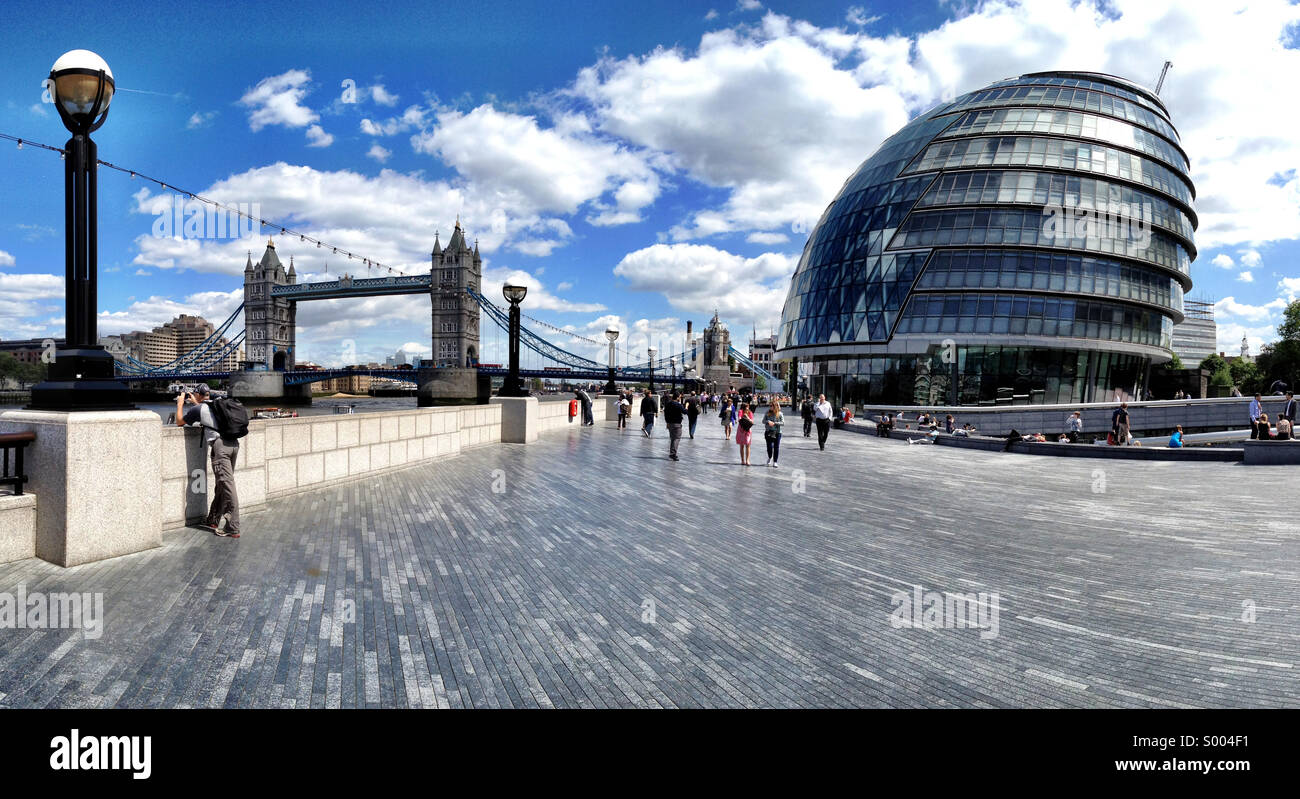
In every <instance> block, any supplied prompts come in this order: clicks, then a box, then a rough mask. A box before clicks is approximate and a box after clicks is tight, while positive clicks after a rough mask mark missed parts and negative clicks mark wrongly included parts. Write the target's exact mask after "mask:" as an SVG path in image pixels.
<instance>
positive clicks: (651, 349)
mask: <svg viewBox="0 0 1300 799" xmlns="http://www.w3.org/2000/svg"><path fill="white" fill-rule="evenodd" d="M658 351H659V350H657V349H655V348H654V347H648V348H647V349H646V353H647V354H648V355H649V356H650V390H651V391H654V390H655V353H656V352H658Z"/></svg>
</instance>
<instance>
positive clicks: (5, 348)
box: [0, 338, 64, 363]
mask: <svg viewBox="0 0 1300 799" xmlns="http://www.w3.org/2000/svg"><path fill="white" fill-rule="evenodd" d="M45 341H46V340H45V339H43V338H15V339H9V340H8V341H0V352H4V353H8V354H9V355H12V356H14V359H15V360H17V361H18V362H19V363H40V362H41V353H42V352H44V351H45ZM53 341H54V347H55V349H62V348H63V344H64V341H63V339H61V338H56V339H53Z"/></svg>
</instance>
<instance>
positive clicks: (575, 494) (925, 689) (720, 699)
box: [0, 417, 1300, 708]
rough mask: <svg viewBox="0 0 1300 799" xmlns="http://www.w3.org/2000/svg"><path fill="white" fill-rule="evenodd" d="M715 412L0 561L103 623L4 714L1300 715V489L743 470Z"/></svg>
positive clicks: (0, 669) (1001, 475)
mask: <svg viewBox="0 0 1300 799" xmlns="http://www.w3.org/2000/svg"><path fill="white" fill-rule="evenodd" d="M713 421H714V420H713V419H712V418H711V417H706V418H705V420H703V421H702V422H701V427H700V436H699V438H697V439H696V440H694V441H690V440H687V441H683V443H682V448H681V455H682V460H681V461H680V462H678V463H673V462H670V461H669V460H667V458H666V455H667V447H668V441H667V437H666V431H664V430H662V426H661V429H660V430H659V431H657V437H656V438H654V439H652V440H646V439H645V438H643V437H642V436H641V435H640V434H639V432H637V431H636V430H629V431H626V432H620V431H617V430H616V429H615V428H614V426H613V424H612V423H609V424H604V425H602V426H599V427H597V428H594V429H592V428H587V429H581V428H578V427H574V428H573V429H571V430H569V431H567V432H557V433H553V434H548V435H547V436H544V437H543V438H542V439H541V440H540V441H539V442H537V443H536V444H532V445H528V446H509V445H507V446H491V447H486V448H482V449H477V450H473V451H469V452H467V453H465V454H463V455H461V456H459V457H456V458H453V459H449V460H445V461H443V462H440V463H436V464H432V465H426V466H420V467H416V468H412V469H408V470H405V471H401V472H396V473H391V474H388V475H385V476H382V477H377V478H371V479H366V480H362V481H358V482H354V483H348V484H343V485H339V486H334V487H328V488H323V489H319V490H315V491H312V492H310V493H303V494H298V495H295V496H293V497H290V498H287V499H282V500H276V501H272V502H271V503H270V504H269V506H268V508H267V509H266V510H264V511H262V512H259V513H255V514H250V515H248V516H246V518H245V519H244V525H243V526H244V537H243V538H242V539H240V540H238V541H231V540H225V539H219V538H216V537H214V536H212V535H210V534H206V533H202V532H199V531H197V530H189V529H186V530H178V531H174V532H172V533H169V534H166V535H165V536H164V546H163V547H161V548H159V549H156V550H152V551H150V552H147V553H143V554H139V555H131V556H127V557H122V558H117V559H114V560H111V561H105V562H101V563H97V564H91V565H88V566H83V567H77V568H72V569H60V568H58V567H55V566H52V565H49V564H45V563H43V562H41V561H37V560H28V561H23V562H19V563H11V564H6V565H0V592H11V593H13V592H16V590H17V587H18V586H19V584H23V585H24V587H25V590H26V591H27V592H33V591H41V592H57V591H77V592H103V594H104V606H105V612H106V621H105V629H104V633H103V635H102V637H100V638H98V639H95V640H87V639H86V638H85V637H84V636H83V635H82V633H81V632H79V631H75V630H53V631H47V630H39V631H33V630H26V629H0V706H10V707H28V706H37V707H112V706H121V707H173V706H180V707H250V706H252V707H340V706H342V707H353V706H366V707H392V706H398V707H430V708H432V707H552V706H554V707H827V706H834V707H847V706H867V707H880V706H885V707H935V706H945V707H946V706H956V707H1005V706H1035V707H1062V706H1066V707H1077V706H1086V707H1184V706H1190V707H1223V706H1228V707H1237V706H1250V707H1256V706H1258V707H1271V706H1291V707H1296V706H1300V674H1297V671H1298V670H1300V524H1297V522H1296V517H1295V503H1294V496H1295V493H1296V489H1295V486H1296V474H1297V472H1296V471H1295V470H1294V469H1292V468H1287V467H1259V468H1249V467H1244V466H1240V465H1222V464H1177V463H1140V462H1132V461H1116V462H1113V463H1111V462H1099V461H1093V460H1086V461H1085V460H1078V461H1076V460H1075V459H1044V458H1037V457H1032V456H1024V455H1003V454H1000V453H982V452H970V451H962V450H955V449H948V448H944V447H934V446H925V445H907V444H904V443H902V442H897V441H884V440H879V439H875V438H873V437H869V436H860V435H851V434H847V433H837V432H835V431H832V434H831V440H830V445H829V448H828V450H827V451H826V452H824V453H822V452H818V451H817V447H816V444H815V439H805V438H803V437H802V436H800V435H799V431H798V430H794V435H792V436H787V437H786V440H785V447H784V450H785V451H784V453H783V457H782V468H781V469H779V470H777V469H767V468H765V467H763V466H762V465H761V464H762V463H763V461H764V460H765V458H764V457H763V455H762V453H761V448H762V440H761V438H760V437H756V441H757V445H756V447H755V454H754V462H755V464H756V465H755V466H752V467H750V468H748V469H746V468H744V467H742V466H740V465H739V464H738V462H737V456H736V449H735V447H734V445H732V444H730V443H727V442H723V441H722V440H721V435H720V432H719V427H718V425H716V424H714V423H713ZM794 427H797V424H795V425H791V429H793V428H794ZM122 500H123V501H129V498H128V497H123V498H122ZM1276 509H1281V510H1276ZM914 585H920V586H921V587H922V590H923V591H948V592H963V593H964V592H971V593H976V592H987V593H990V594H991V593H996V594H997V595H998V597H997V600H996V606H995V607H996V611H997V627H996V636H995V637H989V636H981V630H978V629H951V628H949V629H944V628H935V629H930V628H926V627H924V626H912V625H911V624H910V623H909V624H906V625H904V626H895V624H896V623H897V620H891V614H893V613H894V611H895V603H894V601H893V599H894V598H895V597H896V596H901V595H903V594H911V592H912V590H913V588H912V587H913V586H914ZM899 592H902V594H900V593H899ZM947 618H949V619H951V617H950V616H949V617H947ZM1251 618H1253V621H1249V619H1251ZM907 619H908V620H909V621H910V619H911V616H910V614H909V615H908V616H907ZM986 621H987V618H986ZM983 632H985V633H989V632H992V630H991V629H985V630H984V631H983Z"/></svg>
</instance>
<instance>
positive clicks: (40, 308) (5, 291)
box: [0, 272, 63, 339]
mask: <svg viewBox="0 0 1300 799" xmlns="http://www.w3.org/2000/svg"><path fill="white" fill-rule="evenodd" d="M62 313H63V278H62V277H60V276H58V275H47V274H32V273H21V274H15V273H6V272H0V339H4V338H34V337H36V336H46V335H52V336H59V335H62V334H63V320H62V318H58V319H54V318H52V315H54V314H58V315H60V317H61V315H62ZM46 315H50V316H51V318H48V319H46V320H45V321H44V322H38V321H37V320H38V319H39V318H40V317H42V316H46Z"/></svg>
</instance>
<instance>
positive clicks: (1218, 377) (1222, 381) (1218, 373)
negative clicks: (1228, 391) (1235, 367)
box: [1210, 363, 1232, 386]
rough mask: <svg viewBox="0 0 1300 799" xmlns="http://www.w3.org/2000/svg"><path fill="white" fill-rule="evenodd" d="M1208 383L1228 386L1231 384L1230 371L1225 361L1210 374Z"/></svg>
mask: <svg viewBox="0 0 1300 799" xmlns="http://www.w3.org/2000/svg"><path fill="white" fill-rule="evenodd" d="M1210 385H1212V386H1230V385H1232V372H1231V371H1230V370H1229V369H1228V365H1227V364H1226V363H1225V364H1224V365H1223V366H1220V367H1219V368H1218V369H1216V370H1215V371H1214V374H1212V375H1210Z"/></svg>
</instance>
